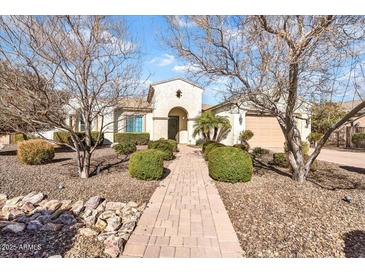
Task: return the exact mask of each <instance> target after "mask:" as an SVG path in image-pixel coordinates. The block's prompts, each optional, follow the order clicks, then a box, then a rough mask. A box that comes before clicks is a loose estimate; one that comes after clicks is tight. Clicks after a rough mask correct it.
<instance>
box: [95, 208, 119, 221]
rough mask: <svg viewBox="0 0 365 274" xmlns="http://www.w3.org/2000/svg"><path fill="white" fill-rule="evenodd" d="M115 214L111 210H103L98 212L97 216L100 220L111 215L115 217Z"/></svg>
mask: <svg viewBox="0 0 365 274" xmlns="http://www.w3.org/2000/svg"><path fill="white" fill-rule="evenodd" d="M116 216H117V215H116V214H115V213H114V212H113V211H110V210H109V211H104V212H103V213H101V214H100V216H99V218H100V219H102V220H106V219H108V218H111V217H116Z"/></svg>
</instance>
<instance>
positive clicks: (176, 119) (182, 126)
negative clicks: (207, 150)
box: [167, 107, 188, 144]
mask: <svg viewBox="0 0 365 274" xmlns="http://www.w3.org/2000/svg"><path fill="white" fill-rule="evenodd" d="M168 118H169V119H168V127H167V128H168V134H167V136H168V138H169V139H173V140H176V141H177V142H178V143H181V144H187V143H188V112H187V111H186V110H185V109H184V108H182V107H174V108H172V109H171V110H170V112H169V114H168Z"/></svg>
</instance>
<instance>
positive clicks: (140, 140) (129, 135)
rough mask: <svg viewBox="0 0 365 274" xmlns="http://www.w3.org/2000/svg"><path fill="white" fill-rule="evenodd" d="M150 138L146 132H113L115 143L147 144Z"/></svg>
mask: <svg viewBox="0 0 365 274" xmlns="http://www.w3.org/2000/svg"><path fill="white" fill-rule="evenodd" d="M149 140H150V134H149V133H148V132H116V133H114V142H115V143H134V144H136V145H147V144H148V142H149Z"/></svg>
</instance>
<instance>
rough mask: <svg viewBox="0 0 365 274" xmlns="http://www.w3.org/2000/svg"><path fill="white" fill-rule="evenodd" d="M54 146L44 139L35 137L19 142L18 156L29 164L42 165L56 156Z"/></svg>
mask: <svg viewBox="0 0 365 274" xmlns="http://www.w3.org/2000/svg"><path fill="white" fill-rule="evenodd" d="M54 155H55V153H54V147H53V146H52V145H51V144H50V143H48V142H46V141H43V140H39V139H34V140H28V141H23V142H20V143H19V144H18V149H17V157H18V159H19V161H21V162H23V163H25V164H27V165H42V164H46V163H48V162H50V161H51V160H52V159H53V158H54Z"/></svg>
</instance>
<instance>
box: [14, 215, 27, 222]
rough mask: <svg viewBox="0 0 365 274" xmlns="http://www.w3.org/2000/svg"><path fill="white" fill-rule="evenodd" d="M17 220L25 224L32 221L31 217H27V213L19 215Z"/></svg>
mask: <svg viewBox="0 0 365 274" xmlns="http://www.w3.org/2000/svg"><path fill="white" fill-rule="evenodd" d="M16 221H17V222H18V223H24V224H26V223H28V222H29V221H30V219H29V217H27V216H25V215H22V216H19V217H17V218H16Z"/></svg>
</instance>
